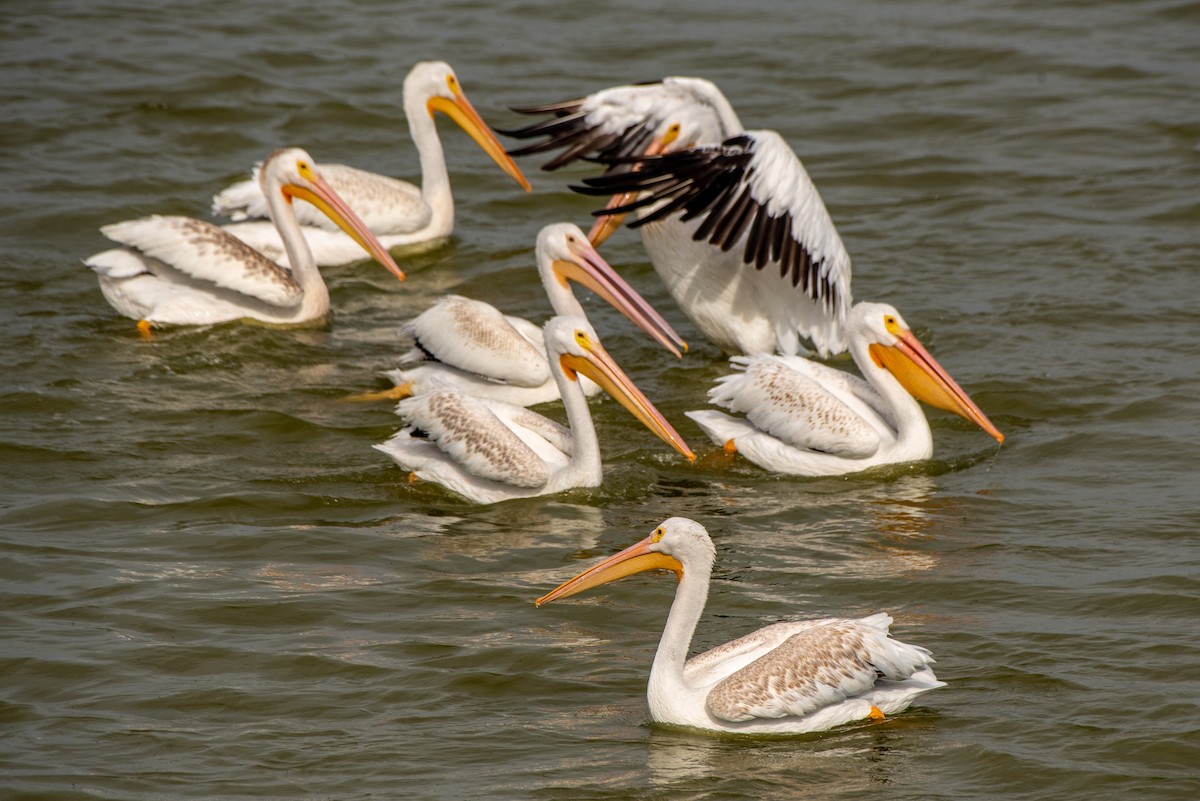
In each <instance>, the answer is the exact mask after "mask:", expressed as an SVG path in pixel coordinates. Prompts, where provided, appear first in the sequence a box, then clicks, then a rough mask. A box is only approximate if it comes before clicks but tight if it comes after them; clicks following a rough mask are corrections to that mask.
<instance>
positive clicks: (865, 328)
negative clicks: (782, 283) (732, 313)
mask: <svg viewBox="0 0 1200 801" xmlns="http://www.w3.org/2000/svg"><path fill="white" fill-rule="evenodd" d="M846 331H847V337H848V338H849V340H850V353H851V355H852V356H853V357H854V362H855V363H856V364H857V365H858V369H859V370H861V371H862V374H863V376H864V377H865V378H866V380H865V381H864V380H863V379H861V378H858V377H857V376H854V375H851V374H850V373H847V372H844V371H842V370H837V369H834V368H832V367H827V366H825V365H823V364H818V363H816V362H812V361H808V360H807V359H802V358H800V357H798V356H770V355H767V354H759V355H758V356H749V357H743V356H735V357H734V358H733V359H732V361H733V363H734V365H735V367H737V368H739V369H740V370H741V372H739V373H736V374H734V375H727V376H722V377H721V378H719V379H717V386H716V387H714V388H713V389H711V390H709V393H708V399H709V401H710V402H712V403H715V404H717V405H718V406H723V407H725V408H726V409H729V410H730V411H732V412H740V413H743V414H745V415H746V417H745V418H744V419H742V418H734V417H730V416H729V415H726V414H723V413H722V412H718V411H715V410H711V409H704V410H700V411H692V412H687V413H686V414H687V416H688V417H690V418H691V419H692V420H694V421H696V423H698V424H699V425H700V427H701V428H702V429H704V432H705V433H706V434H708V436H709V437H710V438H711V439H712V441H713V442H715V443H717V444H718V445H724V446H725V448H726V450H729V451H737V452H738V453H740V454H742V455H743V456H745V457H746V458H747V459H749V460H750V461H752V462H754V463H755V464H757V465H759V466H760V467H763V468H766V469H767V470H771V471H773V472H776V473H788V474H792V475H804V476H832V475H841V474H843V473H852V472H855V471H858V470H865V469H867V468H868V467H874V466H876V465H884V464H897V463H900V462H911V461H916V460H920V459H928V458H929V457H930V456H932V455H933V435H932V434H931V433H930V430H929V421H928V420H926V419H925V414H924V413H923V412H922V411H921V407H920V405H918V403H917V400H922V401H924V402H925V403H928V404H929V405H931V406H936V407H938V408H939V409H945V410H947V411H950V412H954V413H955V414H957V415H960V416H961V417H964V418H966V419H967V420H970V421H971V422H973V423H975V424H976V425H978V426H979V427H980V428H982V429H983V430H984V431H986V432H987V433H988V434H991V435H992V436H993V437H995V438H996V441H997V442H1003V441H1004V435H1003V434H1001V433H1000V432H999V431H998V430H996V427H995V426H994V425H992V422H991V421H990V420H988V418H987V417H986V416H985V415H984V413H983V412H982V411H980V410H979V407H978V406H976V405H975V403H974V402H973V401H972V400H971V399H970V398H969V397H967V393H966V392H964V391H963V390H962V388H961V387H959V386H958V384H956V383H955V382H954V379H952V378H951V377H950V376H949V375H948V374H947V373H946V371H945V370H944V369H942V366H941V365H940V364H938V363H937V361H936V360H935V359H934V358H933V356H931V355H930V354H929V352H928V351H927V350H925V348H924V347H923V346H922V345H921V343H920V342H919V341H917V338H916V337H915V336H913V333H912V331H910V330H909V329H908V325H907V324H906V323H905V322H904V319H903V318H902V317H901V316H900V313H899V312H897V311H896V309H895V308H894V307H892V306H889V305H887V304H886V303H859V304H856V305H855V306H854V308H853V309H851V311H850V315H849V317H848V319H847V321H846Z"/></svg>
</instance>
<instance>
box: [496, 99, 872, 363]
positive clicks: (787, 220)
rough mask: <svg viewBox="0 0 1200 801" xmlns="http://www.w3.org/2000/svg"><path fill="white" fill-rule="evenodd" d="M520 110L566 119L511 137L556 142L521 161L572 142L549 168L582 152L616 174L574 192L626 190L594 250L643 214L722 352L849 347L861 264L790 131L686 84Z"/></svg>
mask: <svg viewBox="0 0 1200 801" xmlns="http://www.w3.org/2000/svg"><path fill="white" fill-rule="evenodd" d="M516 111H520V112H528V113H553V114H555V115H556V118H555V119H553V120H550V121H548V122H543V123H539V124H535V125H531V126H529V127H527V128H523V129H520V130H517V131H511V132H504V133H507V134H508V135H511V136H516V137H520V138H529V137H533V136H538V135H546V136H548V137H549V138H548V139H547V140H546V141H544V142H541V143H537V144H535V145H532V146H527V147H524V148H520V149H515V150H513V151H511V152H512V154H514V155H526V154H529V153H537V152H542V151H544V150H549V149H553V148H558V147H562V148H565V150H564V152H563V153H561V154H560V155H559V156H557V157H556V158H555V159H553V160H551V161H550V162H548V163H547V164H546V165H545V169H556V168H557V167H559V166H562V165H563V164H565V163H568V162H570V161H572V160H573V159H575V158H579V157H582V156H587V157H589V158H594V159H595V160H598V161H601V162H605V163H608V164H610V165H611V166H612V167H614V168H616V169H610V170H609V172H608V173H607V174H605V175H604V176H601V177H597V178H592V179H587V180H585V182H584V183H585V184H587V186H586V187H574V186H573V187H572V189H575V190H576V191H581V192H584V193H585V194H595V195H612V196H613V200H612V201H611V202H610V203H609V205H608V207H607V208H605V209H604V210H603V211H599V212H596V213H597V214H599V215H602V216H604V217H611V218H613V221H612V222H608V223H605V222H604V221H603V220H601V221H599V222H597V224H596V226H595V227H593V229H592V232H591V237H592V241H593V243H595V244H597V245H599V243H600V242H602V241H603V240H604V238H605V237H607V236H608V234H609V233H611V231H612V230H613V229H614V228H615V227H616V225H618V224H619V221H620V219H621V218H622V217H623V216H624V215H625V214H626V213H627V212H629V211H632V210H637V211H638V213H639V219H638V220H636V221H635V222H633V223H630V227H631V228H638V229H640V231H641V234H642V242H643V245H644V246H645V248H646V251H647V253H648V255H649V256H650V261H651V263H652V264H653V265H654V269H655V271H656V272H658V274H659V277H660V278H661V279H662V280H663V283H664V284H666V286H667V288H668V290H669V291H670V292H671V295H672V297H674V298H675V301H676V302H677V303H678V304H679V307H680V308H681V309H682V310H683V311H684V313H685V314H687V315H688V317H689V318H690V319H691V320H692V322H693V323H695V324H696V327H697V328H699V329H700V331H701V332H702V333H703V334H704V335H705V337H707V338H708V339H709V340H710V341H712V342H713V343H714V344H716V345H717V346H719V347H720V348H722V349H723V350H725V351H727V352H729V353H760V352H773V351H779V352H782V353H787V354H795V353H798V352H799V350H800V345H801V343H800V338H801V337H804V338H807V339H808V340H809V341H811V342H812V344H813V346H814V347H815V348H816V349H817V350H818V351H819V352H820V353H821V354H823V355H828V354H831V353H838V352H840V351H842V350H845V348H846V345H845V337H844V332H843V330H842V329H843V326H844V324H845V316H846V312H847V310H848V309H849V307H850V302H851V293H850V272H851V270H850V257H849V255H848V254H847V253H846V249H845V247H844V246H843V244H842V241H841V238H840V237H839V236H838V234H837V230H836V229H835V228H834V225H833V221H832V220H831V219H830V217H829V213H828V211H826V209H825V205H824V203H823V202H822V201H821V197H820V194H819V193H818V192H817V189H816V187H815V186H814V185H813V182H812V180H811V179H810V178H809V176H808V173H807V172H806V171H805V169H804V166H803V165H802V164H801V163H800V160H799V159H798V158H797V157H796V154H795V153H794V152H793V151H792V149H791V148H790V147H788V145H787V143H786V142H784V140H783V139H782V137H780V136H779V135H778V134H777V133H775V132H773V131H746V130H745V129H743V128H742V126H741V122H740V121H739V120H738V118H737V115H736V114H735V113H734V111H733V109H732V107H731V106H730V104H729V101H728V100H727V99H726V98H725V97H724V96H723V95H722V94H721V92H720V91H719V90H718V89H717V88H716V86H714V85H713V84H711V83H710V82H708V81H704V80H702V79H698V78H689V79H682V78H674V79H667V80H665V81H663V82H662V83H659V84H646V85H635V86H623V87H614V88H612V89H606V90H603V91H601V92H597V93H595V94H594V95H590V96H588V97H587V98H583V99H581V100H577V101H570V102H567V103H559V104H550V105H545V106H534V107H530V108H524V109H516ZM722 143H724V144H722ZM641 193H644V194H643V195H642V197H641V198H640V199H638V200H633V198H635V197H637V196H638V195H639V194H641ZM629 201H632V202H629ZM681 208H682V210H683V211H684V212H685V213H683V214H681V215H677V214H676V213H675V212H677V211H679V210H680V209H681Z"/></svg>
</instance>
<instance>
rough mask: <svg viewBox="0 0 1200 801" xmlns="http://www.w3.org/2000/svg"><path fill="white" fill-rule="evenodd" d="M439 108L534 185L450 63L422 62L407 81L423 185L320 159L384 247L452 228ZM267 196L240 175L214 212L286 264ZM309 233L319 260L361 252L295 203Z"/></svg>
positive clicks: (435, 236)
mask: <svg viewBox="0 0 1200 801" xmlns="http://www.w3.org/2000/svg"><path fill="white" fill-rule="evenodd" d="M438 111H441V112H443V113H445V114H446V115H448V116H449V117H450V118H451V119H453V120H454V121H455V122H457V123H458V124H459V125H460V126H461V127H462V128H463V130H464V131H466V132H467V134H469V135H470V136H471V138H472V139H474V140H475V141H476V143H478V144H479V146H480V147H481V148H482V149H483V150H484V152H485V153H487V154H488V155H489V156H491V157H492V159H493V160H494V161H495V162H496V164H497V165H499V167H500V168H501V169H502V170H504V172H505V173H506V174H508V175H509V176H510V177H511V178H512V179H513V180H514V181H516V182H517V183H519V184H520V185H521V186H522V187H524V188H525V190H526V191H529V189H530V186H529V182H528V181H527V180H525V176H524V175H522V174H521V171H520V169H519V168H518V167H517V165H516V164H515V163H514V162H513V160H512V159H511V158H509V156H508V155H507V154H505V152H504V147H503V146H502V145H501V144H500V142H499V141H498V140H497V139H496V135H495V134H494V133H493V132H492V130H491V129H490V128H489V127H488V126H487V124H486V123H485V122H484V121H483V119H482V118H481V117H480V116H479V114H478V113H477V112H476V111H475V109H474V107H473V106H472V105H471V102H470V101H469V100H467V97H466V95H465V94H464V93H463V91H462V88H461V86H460V85H459V83H458V77H457V76H456V75H455V74H454V70H453V69H451V67H450V65H449V64H446V63H445V62H441V61H423V62H420V63H418V64H417V65H415V66H414V67H413V68H412V70H410V71H409V73H408V76H407V77H406V78H405V79H404V113H405V116H406V117H407V118H408V129H409V133H410V134H411V135H412V140H413V145H414V146H415V147H416V148H417V154H418V156H419V158H420V162H421V186H420V188H418V187H416V186H413V185H412V184H410V183H407V182H406V181H401V180H398V179H396V178H391V177H388V176H386V175H378V174H376V173H372V172H367V171H365V170H360V169H357V168H355V167H347V166H345V165H341V164H322V165H320V169H321V172H322V174H323V175H324V176H325V178H326V180H328V181H329V183H330V185H331V186H333V187H334V188H335V189H336V190H337V191H338V193H339V194H341V195H342V197H344V198H345V199H346V201H347V202H348V203H349V204H350V206H351V208H353V209H354V210H355V211H356V212H357V213H358V214H359V216H360V217H361V218H362V219H363V221H364V222H366V223H367V225H368V226H369V227H370V229H371V230H372V231H373V232H374V233H375V234H376V235H377V236H378V237H379V239H380V241H381V242H383V244H384V246H385V247H387V248H389V249H390V248H395V247H402V246H409V245H418V244H426V243H428V244H433V243H436V242H438V241H440V240H442V239H445V238H446V237H448V236H450V234H451V232H452V231H453V230H454V198H453V195H452V194H451V191H450V176H449V173H448V172H447V170H446V158H445V153H444V151H443V149H442V143H441V139H439V138H438V133H437V126H436V125H435V124H434V120H433V115H434V113H435V112H438ZM265 212H266V206H265V200H264V198H263V196H262V194H261V192H260V191H259V190H258V188H257V184H256V182H255V181H254V180H253V179H252V180H249V181H241V182H239V183H237V184H234V185H232V186H230V187H228V188H227V189H224V190H223V191H221V192H220V193H218V194H217V195H215V196H214V197H213V213H214V214H217V215H220V216H228V217H229V218H230V219H232V220H234V221H235V222H234V224H231V225H226V226H225V229H226V230H227V231H229V232H230V233H232V234H233V235H234V236H237V237H238V238H239V239H242V240H243V241H245V242H246V243H247V244H249V245H251V246H252V247H253V248H255V249H256V250H258V251H260V252H262V253H264V254H266V255H268V256H270V257H271V258H272V259H274V260H277V261H281V263H284V264H286V258H285V257H286V253H285V252H284V250H283V248H282V247H281V242H280V241H279V237H278V236H277V234H276V233H275V231H274V230H273V229H272V228H271V226H269V225H267V224H264V223H263V222H261V221H259V220H258V219H257V218H261V217H263V216H264V215H265ZM297 212H298V215H299V218H300V223H301V225H302V226H303V227H304V232H305V236H306V237H307V238H308V241H309V244H310V246H311V247H312V250H313V253H314V255H315V258H316V261H317V264H319V265H321V266H334V265H339V264H347V263H349V262H353V261H357V260H359V259H361V258H362V254H361V253H360V252H359V251H357V250H356V249H355V248H354V246H353V245H354V243H353V242H352V241H351V240H349V239H348V238H347V237H345V236H344V235H343V234H342V233H341V232H340V231H337V230H336V229H333V228H331V227H330V226H329V225H328V224H327V223H326V222H325V221H324V220H323V219H322V217H321V216H320V215H319V214H315V213H314V210H312V209H309V208H304V206H303V204H301V207H300V208H299V209H297Z"/></svg>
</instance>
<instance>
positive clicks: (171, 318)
mask: <svg viewBox="0 0 1200 801" xmlns="http://www.w3.org/2000/svg"><path fill="white" fill-rule="evenodd" d="M259 182H260V183H261V185H262V192H263V194H264V196H265V197H266V203H267V212H268V214H269V215H270V217H271V219H272V221H273V222H272V224H273V225H274V226H276V228H277V231H278V236H279V238H280V239H281V240H282V242H283V246H284V247H285V248H286V250H287V253H288V258H289V262H290V263H291V265H292V268H291V269H290V270H289V269H286V268H283V267H280V266H279V265H278V264H276V263H275V262H274V261H272V260H270V259H268V258H266V257H265V256H263V255H262V254H261V253H258V252H257V251H255V250H254V249H252V248H250V247H248V246H247V245H245V244H244V243H243V242H241V241H240V240H238V239H237V238H235V237H233V236H231V235H230V234H228V233H226V232H225V231H223V230H222V229H221V228H219V227H217V226H215V225H213V224H212V223H208V222H204V221H203V220H196V219H192V218H190V217H162V216H153V217H146V218H143V219H139V220H128V221H126V222H120V223H115V224H113V225H106V226H104V227H103V228H101V229H100V230H101V232H102V233H103V234H104V235H105V236H107V237H108V238H109V239H112V240H114V241H116V242H119V243H121V244H122V245H124V247H122V248H114V249H112V250H106V251H103V252H102V253H97V254H95V255H93V256H90V257H89V258H88V259H86V260H85V262H84V263H85V264H86V265H87V266H88V267H91V268H92V269H93V270H95V271H96V274H97V277H98V278H99V279H100V289H101V291H103V293H104V297H105V299H106V300H108V302H109V303H110V304H112V306H113V308H115V309H116V310H117V311H119V312H120V313H121V314H123V315H125V316H126V317H131V318H133V319H134V320H138V321H139V323H138V327H139V328H140V329H142V330H143V331H145V330H146V328H147V326H149V325H150V324H210V323H221V322H227V321H229V320H239V319H243V318H249V319H254V320H260V321H263V322H267V323H279V324H299V323H307V322H312V321H315V320H320V319H323V318H324V317H325V315H326V313H327V312H328V311H329V290H328V289H327V288H326V286H325V281H324V280H323V279H322V278H321V274H320V272H319V271H318V270H317V265H316V264H315V263H314V261H313V258H312V252H311V251H310V250H309V248H308V245H307V243H306V242H305V239H304V235H303V234H302V233H301V232H300V224H299V222H298V221H297V220H296V214H295V211H294V209H295V206H294V205H293V203H292V200H293V199H294V198H300V199H302V200H305V201H307V202H308V203H310V204H312V205H313V206H314V207H315V208H317V209H319V210H320V211H321V213H322V214H324V215H326V216H327V217H328V218H329V219H330V220H333V221H334V223H336V224H337V225H338V226H339V227H340V228H341V229H342V230H344V231H345V232H346V234H347V238H348V240H349V241H351V242H354V243H357V244H356V247H358V248H359V253H360V255H361V253H362V252H363V251H366V252H367V253H368V254H369V255H370V256H371V257H372V258H374V259H375V260H376V261H378V262H379V263H380V264H382V265H383V266H385V267H387V268H388V269H389V270H390V271H391V272H392V273H393V274H394V275H395V276H396V277H397V278H399V279H400V280H401V281H403V280H404V273H403V272H401V271H400V268H399V267H398V266H397V265H396V262H395V261H394V260H393V259H392V257H391V255H390V254H388V252H387V250H386V249H385V248H384V247H383V245H381V244H380V243H379V240H377V239H376V238H375V236H374V235H373V234H372V233H371V232H370V231H369V230H368V229H367V226H366V224H365V223H363V221H362V220H360V219H359V218H358V216H357V215H356V214H355V213H354V212H353V211H352V210H351V209H350V207H349V206H348V205H347V204H346V202H345V201H344V200H343V199H342V198H341V197H340V196H339V195H338V193H337V192H335V191H334V190H333V189H332V188H331V187H330V186H329V184H328V183H326V181H325V179H324V178H323V177H322V176H321V173H320V171H319V170H318V169H317V168H316V166H315V165H314V163H313V160H312V157H311V156H309V155H308V153H306V152H304V151H303V150H300V149H299V148H283V149H281V150H276V151H275V152H274V153H272V154H271V155H270V156H268V157H267V159H266V160H265V161H264V162H263V165H262V170H261V172H260V174H259Z"/></svg>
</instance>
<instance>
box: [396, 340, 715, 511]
mask: <svg viewBox="0 0 1200 801" xmlns="http://www.w3.org/2000/svg"><path fill="white" fill-rule="evenodd" d="M544 333H545V339H546V352H547V353H548V354H549V355H550V370H551V372H552V373H553V374H554V379H555V381H557V382H558V389H559V393H560V394H561V395H562V400H563V406H564V407H565V409H566V413H567V422H568V425H569V428H564V427H563V426H561V425H559V424H558V423H556V422H554V421H553V420H549V419H547V418H545V417H542V416H541V415H540V414H537V413H536V412H531V411H530V410H528V409H526V408H524V407H523V406H515V405H513V404H509V403H503V402H501V401H495V400H489V399H487V398H475V397H472V396H470V395H467V394H465V393H463V392H461V391H459V390H458V389H454V388H447V389H440V390H434V391H432V392H428V393H425V394H422V395H414V396H413V397H411V398H408V399H407V400H403V401H401V402H400V403H399V404H398V405H397V407H396V413H397V414H399V415H400V416H401V417H403V418H404V419H405V420H406V421H407V422H408V425H407V426H406V427H404V428H402V429H401V430H400V431H399V432H398V433H397V434H396V435H395V436H393V437H392V438H391V439H389V440H388V441H387V442H384V443H381V444H379V445H376V446H375V447H376V448H378V449H379V450H381V451H383V452H384V453H386V454H388V455H389V456H391V457H392V458H393V459H395V460H396V462H397V463H398V464H399V465H400V466H401V467H403V468H405V469H407V470H411V471H412V472H413V474H415V475H416V477H417V478H421V479H425V480H426V481H433V482H436V483H439V484H441V485H442V486H444V487H446V488H447V489H449V490H452V491H453V492H457V493H458V494H459V495H462V496H464V497H466V498H467V499H468V500H471V501H474V502H475V503H496V502H498V501H504V500H508V499H510V498H531V497H535V496H539V495H549V494H551V493H555V492H562V491H563V490H567V489H571V488H572V487H597V486H599V485H600V481H601V478H602V474H601V466H600V442H599V440H598V439H597V436H596V428H595V426H594V424H593V422H592V416H591V413H590V412H589V411H588V402H587V398H586V397H584V394H583V390H582V389H581V388H580V386H579V380H578V379H579V376H580V375H584V376H587V377H588V378H590V379H592V380H593V381H595V382H596V383H597V384H599V385H600V386H601V387H602V388H603V389H604V391H605V392H607V393H608V394H610V395H612V396H613V397H614V398H616V399H617V400H618V401H620V403H621V405H622V406H624V407H625V408H626V409H628V410H629V412H630V413H631V414H633V416H634V417H636V418H637V419H638V420H640V421H641V422H642V423H643V424H644V425H645V426H646V427H647V428H649V429H650V430H651V431H653V432H654V433H655V434H657V435H658V436H659V437H660V438H662V440H663V441H664V442H666V443H667V444H668V445H670V446H671V447H673V448H674V449H675V450H677V451H679V453H681V454H683V455H684V456H685V457H687V459H688V460H689V461H693V460H695V458H696V457H695V454H693V453H692V451H691V449H690V448H688V446H687V443H685V442H684V441H683V439H682V438H681V437H680V436H679V434H678V433H676V431H675V429H674V428H672V427H671V424H670V423H668V422H667V421H666V419H665V418H664V417H663V416H662V414H660V413H659V411H658V410H657V409H655V408H654V405H653V404H652V403H650V401H649V400H647V399H646V396H645V395H643V394H642V393H641V391H640V390H639V389H638V388H637V387H636V386H634V384H633V382H632V381H630V380H629V378H628V376H626V375H625V373H624V372H623V371H622V370H621V368H620V367H618V366H617V363H616V362H614V361H613V359H612V357H611V356H609V355H608V353H607V352H606V351H605V350H604V347H603V346H602V345H601V344H600V340H599V338H597V336H596V332H595V331H594V330H592V327H591V326H590V325H589V324H588V322H587V320H585V319H583V318H582V317H555V318H552V319H551V320H550V321H549V322H547V323H546V326H545V329H544Z"/></svg>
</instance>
